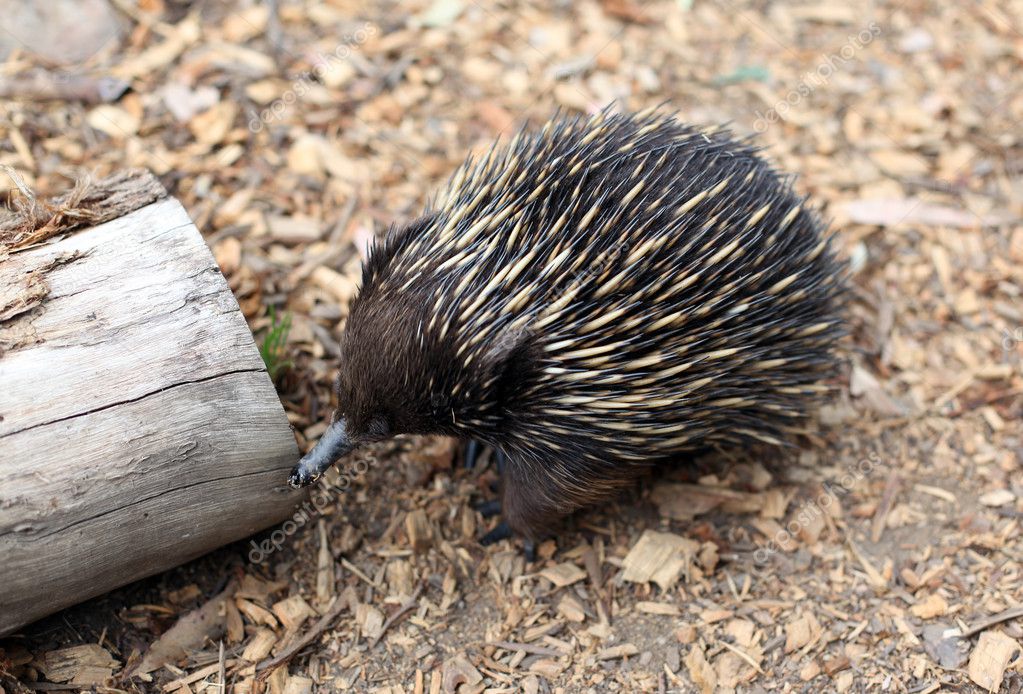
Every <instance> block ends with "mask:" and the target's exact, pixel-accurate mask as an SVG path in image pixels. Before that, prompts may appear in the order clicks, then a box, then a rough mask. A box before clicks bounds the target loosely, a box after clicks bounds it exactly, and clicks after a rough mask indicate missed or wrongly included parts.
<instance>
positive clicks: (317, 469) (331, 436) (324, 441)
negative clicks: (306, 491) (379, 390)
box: [288, 419, 355, 489]
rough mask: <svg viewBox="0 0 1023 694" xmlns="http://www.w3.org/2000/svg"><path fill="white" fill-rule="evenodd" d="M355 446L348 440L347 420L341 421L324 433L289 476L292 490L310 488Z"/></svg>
mask: <svg viewBox="0 0 1023 694" xmlns="http://www.w3.org/2000/svg"><path fill="white" fill-rule="evenodd" d="M354 448H355V444H353V443H352V441H351V439H349V438H348V430H347V426H346V424H345V420H343V419H339V420H337V421H336V422H334V423H333V424H331V425H330V426H329V427H327V430H326V431H325V432H323V436H321V437H320V440H319V441H317V442H316V445H315V446H313V449H312V450H311V451H309V452H308V453H306V454H305V455H304V456H303V457H302V460H300V461H298V465H296V466H295V467H294V469H292V471H291V474H290V475H289V476H288V485H289V486H290V487H291V488H292V489H300V488H301V487H308V486H309V485H310V484H312V483H313V482H315V481H316V480H318V479H319V478H320V475H322V474H323V472H324V470H326V469H327V468H329V467H330V466H331V465H333V464H334V463H335V462H336V461H337V460H338V459H339V458H341V457H343V456H345V455H347V454H349V453H351V452H352V450H353V449H354Z"/></svg>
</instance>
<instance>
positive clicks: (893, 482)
mask: <svg viewBox="0 0 1023 694" xmlns="http://www.w3.org/2000/svg"><path fill="white" fill-rule="evenodd" d="M898 493H899V475H898V474H897V473H896V472H895V470H892V471H891V472H890V473H889V474H888V480H887V481H886V482H885V485H884V494H883V495H882V496H881V503H880V504H878V505H877V510H876V511H874V520H873V524H872V525H871V528H870V541H871V542H878V541H879V540H880V539H881V535H882V534H883V533H884V526H885V525H886V524H887V523H888V514H889V513H891V510H892V506H893V505H894V504H895V497H896V495H898Z"/></svg>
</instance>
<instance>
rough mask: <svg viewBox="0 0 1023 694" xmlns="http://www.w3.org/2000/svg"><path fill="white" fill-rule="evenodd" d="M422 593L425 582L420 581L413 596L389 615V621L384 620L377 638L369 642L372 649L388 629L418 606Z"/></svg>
mask: <svg viewBox="0 0 1023 694" xmlns="http://www.w3.org/2000/svg"><path fill="white" fill-rule="evenodd" d="M422 594H423V584H422V583H420V584H419V587H418V588H416V590H415V592H414V593H413V594H412V597H411V598H409V599H408V602H406V603H405V604H404V605H402V606H401V607H400V608H399V609H398V611H397V612H395V613H394V614H392V615H391V616H390V617H388V618H387V621H386V622H384V626H383V627H382V628H381V629H380V633H379V634H377V635H376V638H374V639H373V641H372V642H370V644H369V649H370V650H373V649H374V648H376V645H377V644H378V643H380V640H381V639H382V638H384V634H386V633H387V630H388V629H390V628H391V627H392V626H394V625H395V624H396V623H397V621H398V620H399V619H401V618H402V617H404V616H405V615H407V614H408V613H409V612H411V611H412V610H414V609H416V607H418V606H419V596H420V595H422Z"/></svg>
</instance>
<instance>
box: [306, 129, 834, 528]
mask: <svg viewBox="0 0 1023 694" xmlns="http://www.w3.org/2000/svg"><path fill="white" fill-rule="evenodd" d="M843 274H844V273H843V269H842V267H841V265H840V264H839V262H838V261H837V260H836V259H835V256H834V254H833V251H832V249H831V247H830V240H829V237H828V235H826V234H825V233H824V231H823V225H822V223H821V221H820V219H819V217H818V216H817V214H816V213H815V212H814V211H813V210H812V209H809V208H808V206H807V202H806V200H805V198H802V197H799V196H798V195H797V194H796V193H795V192H794V191H793V189H792V185H791V181H790V180H789V179H788V178H785V177H782V176H780V175H779V174H778V173H777V172H776V171H775V170H774V169H773V168H772V167H771V166H770V165H769V164H768V163H766V162H765V161H764V160H763V159H762V158H761V157H760V156H758V154H757V149H756V148H755V147H754V146H753V145H751V144H750V143H749V142H748V141H746V140H742V139H736V138H733V137H732V136H731V135H730V134H728V133H727V132H726V131H723V130H718V131H713V132H706V131H702V130H700V129H697V128H694V127H689V126H686V125H683V124H681V123H680V122H678V121H677V120H676V119H675V117H674V116H671V115H666V114H663V113H661V112H660V111H657V110H654V111H648V112H644V113H641V114H636V115H631V116H630V115H617V114H612V113H610V112H607V111H605V112H602V113H600V114H598V115H596V116H594V117H592V118H590V119H588V120H583V119H567V118H555V119H554V120H552V121H551V122H548V123H547V124H546V125H545V126H544V127H543V128H542V129H541V130H540V131H539V132H536V133H533V134H529V133H528V132H521V133H519V134H518V135H517V136H516V137H515V138H514V139H512V141H511V142H510V143H509V144H507V145H506V146H504V147H496V146H495V148H493V149H492V150H491V151H490V152H489V154H487V155H486V156H484V157H483V158H482V159H481V160H479V161H475V162H474V161H473V160H472V159H470V160H469V161H468V162H466V163H465V164H464V165H463V166H462V167H461V168H460V169H458V171H457V172H456V173H455V174H454V176H453V177H452V179H451V181H450V183H449V184H448V187H447V190H446V192H445V193H443V195H442V196H441V197H440V198H439V200H437V202H436V203H434V204H431V205H430V206H429V207H428V209H427V210H426V211H425V212H424V214H423V215H422V217H420V218H419V219H417V220H416V221H414V222H412V223H410V224H407V225H405V226H403V227H398V228H392V229H391V231H390V232H389V234H388V235H387V237H386V240H384V241H383V242H382V243H381V244H380V245H378V246H376V247H375V248H374V249H373V250H372V252H371V255H370V257H369V260H368V261H367V263H366V265H365V267H364V270H363V277H362V289H361V291H360V293H359V296H358V298H357V299H356V300H355V301H354V302H353V304H352V306H351V310H350V314H349V317H348V322H347V325H346V326H345V329H344V336H343V338H342V341H341V354H342V358H341V366H340V373H339V376H338V381H337V396H338V403H339V406H338V409H337V411H336V412H335V413H334V416H333V423H332V424H331V425H330V427H329V428H328V430H327V432H326V433H325V434H324V435H323V437H322V438H321V439H320V441H319V442H318V444H317V445H316V447H315V448H314V449H313V450H312V451H311V452H310V453H309V454H308V455H306V457H305V458H303V459H302V461H301V462H300V463H299V465H298V466H297V467H296V468H295V470H294V471H293V472H292V475H291V483H292V485H294V486H303V485H307V484H309V483H311V482H312V481H313V480H315V479H316V478H317V477H318V476H319V474H320V473H321V472H322V471H323V470H325V469H326V468H327V467H329V466H330V465H331V464H332V463H333V462H334V461H335V460H336V459H337V458H339V457H341V456H342V455H345V454H347V453H349V452H350V451H352V450H353V449H355V448H357V447H359V446H360V445H363V444H366V443H368V442H372V441H377V440H380V439H384V438H387V437H391V436H394V435H396V434H401V433H410V434H443V435H450V436H456V437H460V438H463V439H467V440H476V441H481V442H483V443H486V444H489V445H490V446H492V447H493V448H494V449H496V450H497V451H498V452H499V453H500V454H502V455H503V457H504V459H505V460H506V461H507V462H506V463H505V464H504V465H503V466H502V471H501V513H502V515H503V520H504V523H505V524H504V525H502V526H499V528H498V530H496V531H495V532H494V533H491V534H490V536H489V537H488V538H485V539H491V540H492V539H494V538H497V537H503V536H507V534H508V533H509V530H510V531H513V532H517V533H518V534H521V535H522V536H524V537H525V538H527V539H534V538H537V537H539V536H543V535H546V534H549V533H550V532H551V531H552V524H553V523H554V521H556V520H557V519H558V518H560V517H562V516H565V515H566V514H569V513H570V512H572V511H574V510H575V509H578V508H580V507H582V506H584V505H589V504H592V503H594V502H597V501H600V500H604V499H606V498H608V497H609V496H611V495H612V494H614V493H615V491H616V490H618V489H619V488H621V487H622V486H624V485H626V484H627V483H628V482H629V480H630V479H632V478H634V477H635V476H636V475H637V473H638V472H639V471H640V470H641V469H642V468H644V467H645V466H648V465H649V464H651V463H653V462H656V461H658V460H663V459H666V458H670V457H674V456H677V455H678V454H680V453H684V452H691V451H693V450H695V449H705V448H707V447H735V446H744V445H748V444H751V443H756V442H765V443H767V444H774V445H780V444H783V443H785V442H786V441H787V440H790V439H791V438H792V434H793V433H794V432H796V431H797V430H799V429H800V428H801V426H803V425H804V420H805V417H806V415H807V409H808V406H809V405H810V404H812V403H813V401H814V400H816V399H818V396H819V395H820V394H821V393H822V392H824V391H825V390H826V387H825V386H824V385H822V384H821V383H820V381H821V380H822V379H823V378H825V377H826V376H828V374H830V373H831V372H832V370H833V367H834V363H835V360H834V357H833V354H832V351H833V347H834V346H835V343H836V341H837V339H838V337H839V336H840V335H841V334H842V332H843V330H842V320H841V317H840V316H841V305H842V295H843V292H844V289H843V287H844V282H843Z"/></svg>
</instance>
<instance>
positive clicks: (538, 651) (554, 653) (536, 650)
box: [487, 641, 566, 658]
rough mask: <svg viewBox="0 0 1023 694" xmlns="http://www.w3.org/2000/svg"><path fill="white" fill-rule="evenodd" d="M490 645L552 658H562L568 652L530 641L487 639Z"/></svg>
mask: <svg viewBox="0 0 1023 694" xmlns="http://www.w3.org/2000/svg"><path fill="white" fill-rule="evenodd" d="M487 645H488V646H495V647H497V648H501V649H503V650H506V651H522V652H523V653H528V654H529V655H544V656H548V657H551V658H561V657H563V656H565V655H566V654H565V653H564V652H562V651H558V650H555V649H553V648H544V647H543V646H533V645H532V644H528V643H519V642H517V641H487Z"/></svg>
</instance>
